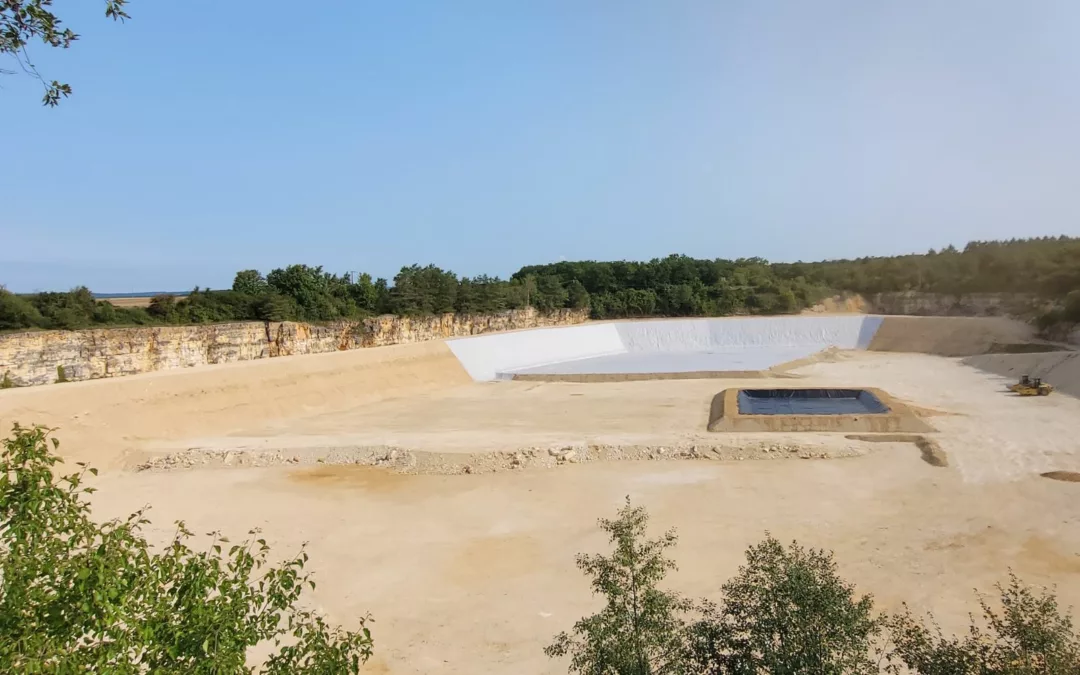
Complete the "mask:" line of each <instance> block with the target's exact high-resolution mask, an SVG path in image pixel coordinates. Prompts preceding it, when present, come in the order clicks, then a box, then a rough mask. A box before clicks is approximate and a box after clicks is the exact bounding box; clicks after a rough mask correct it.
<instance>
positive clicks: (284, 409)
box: [0, 341, 471, 466]
mask: <svg viewBox="0 0 1080 675" xmlns="http://www.w3.org/2000/svg"><path fill="white" fill-rule="evenodd" d="M468 382H471V378H469V376H468V374H466V372H465V369H464V368H462V367H461V363H460V362H459V361H458V360H457V359H456V358H455V357H454V355H453V354H452V353H451V352H450V350H449V348H447V346H446V343H445V342H441V341H439V342H425V343H418V344H412V345H395V346H390V347H380V348H378V349H361V350H355V351H348V352H334V353H329V354H313V355H309V356H304V357H297V358H286V359H260V360H257V361H245V362H241V363H230V364H220V365H215V366H207V367H202V368H184V369H179V370H171V371H163V372H158V373H145V374H142V375H133V376H130V377H124V378H117V379H106V380H96V381H89V382H71V383H68V384H62V385H55V386H50V387H26V388H17V389H7V390H3V391H0V428H2V431H3V433H4V434H5V435H6V433H7V432H8V431H10V429H11V426H12V424H14V423H15V422H19V423H20V424H22V425H24V426H28V425H32V424H43V425H46V426H49V427H56V428H58V429H59V430H60V431H59V433H58V436H59V437H60V438H61V439H62V440H63V441H64V443H65V447H64V448H63V455H64V456H65V457H67V458H72V459H75V460H78V461H83V460H87V461H92V462H93V463H94V464H95V465H96V466H110V465H116V464H118V463H122V462H123V460H124V458H125V456H126V455H127V454H128V453H129V451H130V450H132V449H133V448H136V447H139V445H140V443H141V441H142V440H143V439H149V438H161V437H169V436H174V437H175V436H177V435H189V434H190V435H199V436H207V435H224V434H230V433H236V432H243V431H244V430H245V429H246V428H247V427H249V426H250V425H251V424H253V423H256V422H257V423H259V424H261V425H262V426H264V427H265V425H266V422H267V421H274V420H277V421H278V422H279V423H285V421H286V420H288V419H290V418H293V417H296V416H297V415H307V416H311V415H313V414H314V415H318V414H324V413H333V412H338V411H341V410H345V409H348V408H352V407H355V406H357V405H359V404H366V403H373V402H376V401H380V400H383V399H387V398H395V397H402V396H413V395H417V394H421V393H423V392H426V391H431V390H434V389H443V388H447V387H450V386H454V385H459V384H465V383H468ZM67 444H70V447H68V445H67Z"/></svg>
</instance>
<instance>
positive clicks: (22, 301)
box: [0, 287, 42, 330]
mask: <svg viewBox="0 0 1080 675" xmlns="http://www.w3.org/2000/svg"><path fill="white" fill-rule="evenodd" d="M41 322H42V317H41V312H39V311H38V309H37V307H34V305H33V303H31V302H30V301H29V300H27V299H26V298H23V297H20V296H18V295H15V294H14V293H11V292H10V291H8V290H7V289H5V288H3V287H0V330H17V329H19V328H28V327H30V326H37V325H39V324H40V323H41Z"/></svg>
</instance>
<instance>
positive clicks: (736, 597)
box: [691, 535, 880, 675]
mask: <svg viewBox="0 0 1080 675" xmlns="http://www.w3.org/2000/svg"><path fill="white" fill-rule="evenodd" d="M704 614H705V617H704V618H703V619H702V620H701V621H699V622H697V623H696V624H695V625H694V626H693V627H692V628H691V633H692V634H693V643H694V652H695V659H694V661H695V670H694V672H695V673H702V674H703V675H705V674H708V675H712V674H716V675H719V674H721V673H730V674H747V675H750V674H753V673H770V674H772V675H799V674H800V673H817V674H819V675H849V674H850V675H856V674H858V673H876V672H878V665H877V663H876V662H875V661H874V660H873V659H872V658H871V657H870V654H871V652H872V647H873V645H874V642H875V638H876V636H877V634H878V632H879V629H880V622H879V620H878V619H877V618H875V617H874V615H873V600H872V599H871V597H870V596H869V595H864V596H862V597H856V595H855V591H854V588H853V587H852V585H851V584H849V583H846V582H845V581H843V580H842V579H840V577H839V576H838V575H837V573H836V563H835V562H834V561H833V556H832V554H831V553H828V552H826V551H819V550H814V549H804V548H802V547H801V546H799V545H798V544H797V543H794V542H793V543H792V544H791V545H790V546H789V547H786V548H785V547H784V545H783V544H781V543H780V542H779V541H777V540H776V539H774V538H773V537H772V536H768V535H766V538H765V540H764V541H762V542H761V543H759V544H757V545H754V546H751V547H750V548H748V549H747V551H746V564H745V565H744V566H742V567H740V568H739V573H738V575H737V576H736V577H735V578H734V579H731V580H730V581H728V582H727V583H725V584H724V586H723V591H722V599H721V601H720V603H719V605H713V604H711V603H706V606H705V609H704Z"/></svg>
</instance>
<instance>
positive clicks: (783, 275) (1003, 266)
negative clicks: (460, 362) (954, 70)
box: [0, 237, 1080, 330]
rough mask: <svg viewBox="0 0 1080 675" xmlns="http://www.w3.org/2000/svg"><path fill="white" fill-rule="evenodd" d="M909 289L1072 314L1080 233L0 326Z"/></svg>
mask: <svg viewBox="0 0 1080 675" xmlns="http://www.w3.org/2000/svg"><path fill="white" fill-rule="evenodd" d="M896 291H916V292H927V293H941V294H949V295H966V294H970V293H1000V292H1010V293H1024V294H1030V295H1032V296H1034V297H1038V298H1042V299H1044V300H1046V301H1048V302H1049V303H1051V304H1052V305H1053V307H1054V308H1053V309H1052V310H1051V312H1049V313H1048V314H1047V315H1046V316H1044V317H1043V318H1042V319H1041V320H1042V321H1043V322H1044V323H1046V324H1047V325H1050V324H1055V323H1060V322H1067V323H1077V322H1080V238H1070V237H1044V238H1036V239H1014V240H1010V241H989V242H978V241H976V242H971V243H969V244H968V245H967V246H965V247H964V248H963V250H958V249H956V248H954V247H951V246H950V247H947V248H945V249H943V250H941V251H934V250H931V251H928V252H927V253H925V254H917V255H916V254H913V255H901V256H889V257H867V258H859V259H855V260H827V261H822V262H812V263H804V262H797V263H770V262H768V261H766V260H764V259H761V258H743V259H738V260H726V259H714V260H705V259H696V258H691V257H689V256H685V255H672V256H668V257H666V258H656V259H653V260H650V261H647V262H633V261H615V262H598V261H580V262H558V263H553V264H546V265H529V266H526V267H523V268H521V269H520V270H519V271H517V272H515V273H514V274H513V275H511V277H510V278H509V279H501V278H499V277H491V276H487V275H481V276H477V277H460V276H458V275H457V274H455V273H453V272H451V271H448V270H443V269H441V268H439V267H436V266H435V265H426V266H420V265H411V266H408V267H403V268H401V270H400V271H399V272H398V274H397V275H396V276H395V277H394V278H393V279H392V280H387V279H382V278H373V277H372V276H371V275H370V274H366V273H361V274H353V273H345V274H335V273H332V272H329V271H326V270H324V269H323V268H322V267H318V266H308V265H289V266H288V267H284V268H279V269H274V270H271V271H270V272H269V273H267V274H265V275H263V274H262V273H261V272H259V271H258V270H243V271H240V272H238V273H237V274H236V277H235V279H234V281H233V285H232V287H231V288H230V289H227V290H208V289H198V288H196V289H195V290H194V291H192V292H191V293H190V294H188V295H186V296H183V297H174V296H170V295H159V296H155V297H154V298H153V299H152V300H151V302H150V306H149V307H146V308H139V307H115V306H113V305H112V304H111V303H109V302H107V301H103V300H100V299H96V298H95V297H94V296H93V294H92V293H91V292H90V291H89V290H88V289H86V288H85V287H81V288H76V289H74V290H72V291H68V292H66V293H55V292H50V293H36V294H30V295H15V294H13V293H10V292H7V291H4V290H0V330H25V329H34V328H42V329H50V328H51V329H75V328H86V327H91V326H107V325H167V324H200V323H214V322H222V321H286V320H292V321H312V322H320V321H333V320H337V319H359V318H363V317H367V316H373V315H379V314H398V315H405V316H417V315H430V314H440V313H445V312H459V313H484V314H487V313H495V312H501V311H505V310H508V309H521V308H524V307H535V308H536V309H538V310H540V311H551V310H556V309H564V308H571V309H588V310H589V313H590V315H591V316H592V318H594V319H613V318H631V317H652V316H671V317H675V316H729V315H753V314H785V313H794V312H798V311H800V310H802V309H804V308H806V307H809V306H812V305H813V304H815V303H816V302H818V301H820V300H821V299H822V298H823V297H826V296H829V295H832V294H835V293H843V292H848V293H862V294H873V293H880V292H896Z"/></svg>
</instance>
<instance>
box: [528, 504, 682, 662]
mask: <svg viewBox="0 0 1080 675" xmlns="http://www.w3.org/2000/svg"><path fill="white" fill-rule="evenodd" d="M648 521H649V516H648V514H647V513H646V512H645V509H643V508H641V507H633V506H631V505H630V503H629V500H627V504H626V506H625V507H624V508H623V509H622V510H621V511H619V515H618V518H616V519H614V520H607V519H602V520H601V521H600V528H601V529H602V530H604V531H605V532H607V533H608V535H609V536H610V538H611V542H612V544H614V546H615V550H614V551H613V552H612V555H611V556H610V557H607V556H603V555H587V554H581V555H579V556H578V558H577V565H578V567H580V568H581V570H582V571H583V572H585V574H586V575H588V576H590V577H592V587H593V592H595V593H597V594H598V595H601V596H603V597H604V599H605V605H604V608H603V609H602V610H600V612H598V613H597V614H594V615H592V616H589V617H585V618H584V619H582V620H581V621H578V622H577V623H576V624H575V625H574V629H573V632H572V633H560V634H559V635H556V636H555V640H554V642H552V644H551V645H550V646H548V647H547V649H545V653H547V655H548V656H552V657H556V656H564V655H569V656H570V672H574V673H581V674H582V675H591V674H593V673H597V674H600V673H604V674H606V673H619V674H620V675H682V674H684V673H689V672H690V671H688V670H687V664H688V660H687V650H686V645H687V643H686V623H685V621H684V620H683V618H682V617H683V615H684V614H685V613H686V612H688V611H690V610H691V609H692V607H693V604H692V603H691V602H690V601H688V600H686V599H684V598H682V597H681V596H679V595H678V594H677V593H672V592H670V591H663V590H660V589H659V588H657V582H659V581H661V580H662V579H663V578H664V575H665V574H666V573H667V571H668V570H670V569H673V568H674V567H675V564H674V563H673V562H672V561H671V560H669V559H668V558H667V557H666V556H665V555H664V552H665V551H666V550H667V549H669V548H671V547H672V546H674V545H675V541H676V539H675V533H674V532H672V531H670V530H669V531H668V532H665V533H664V534H663V535H662V536H661V537H660V538H659V539H653V540H649V539H646V538H645V527H646V524H647V523H648Z"/></svg>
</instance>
